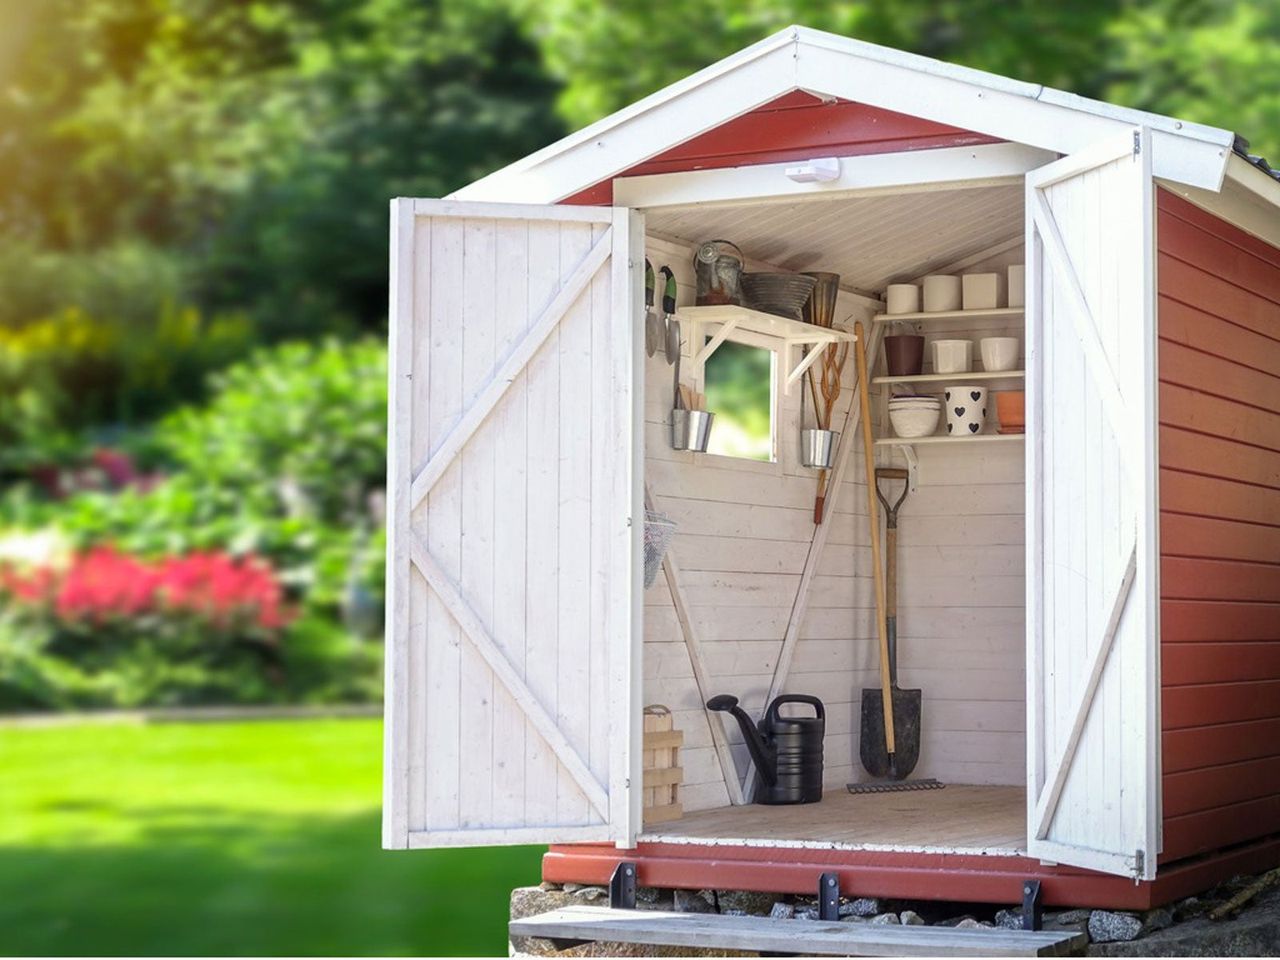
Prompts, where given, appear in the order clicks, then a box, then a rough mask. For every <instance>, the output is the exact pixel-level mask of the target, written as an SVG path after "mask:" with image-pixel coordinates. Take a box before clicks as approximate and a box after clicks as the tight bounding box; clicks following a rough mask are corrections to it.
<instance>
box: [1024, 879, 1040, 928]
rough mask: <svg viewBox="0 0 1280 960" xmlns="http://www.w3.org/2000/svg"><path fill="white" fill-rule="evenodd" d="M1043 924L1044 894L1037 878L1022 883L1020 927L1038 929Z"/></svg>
mask: <svg viewBox="0 0 1280 960" xmlns="http://www.w3.org/2000/svg"><path fill="white" fill-rule="evenodd" d="M1043 925H1044V894H1043V891H1042V890H1041V889H1040V881H1039V880H1025V881H1023V883H1022V929H1023V930H1039V929H1040V928H1041V927H1042V926H1043Z"/></svg>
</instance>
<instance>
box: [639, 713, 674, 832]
mask: <svg viewBox="0 0 1280 960" xmlns="http://www.w3.org/2000/svg"><path fill="white" fill-rule="evenodd" d="M673 725H674V724H673V719H672V716H671V710H670V709H668V708H667V707H664V706H663V705H662V704H660V703H655V704H651V705H650V706H647V707H645V708H644V823H645V826H648V825H649V824H653V823H663V822H665V821H668V820H679V819H680V817H681V816H683V814H684V810H683V808H682V807H681V805H680V783H681V781H683V780H684V770H683V769H682V768H681V766H680V747H681V746H683V744H684V734H683V733H682V732H681V731H679V730H676V729H673Z"/></svg>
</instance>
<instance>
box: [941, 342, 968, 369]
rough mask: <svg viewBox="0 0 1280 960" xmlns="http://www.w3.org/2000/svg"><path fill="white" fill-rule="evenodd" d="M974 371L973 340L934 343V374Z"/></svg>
mask: <svg viewBox="0 0 1280 960" xmlns="http://www.w3.org/2000/svg"><path fill="white" fill-rule="evenodd" d="M972 369H973V341H972V340H935V341H933V372H934V373H968V372H969V371H970V370H972Z"/></svg>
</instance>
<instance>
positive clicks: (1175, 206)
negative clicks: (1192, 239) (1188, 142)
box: [1157, 190, 1280, 266]
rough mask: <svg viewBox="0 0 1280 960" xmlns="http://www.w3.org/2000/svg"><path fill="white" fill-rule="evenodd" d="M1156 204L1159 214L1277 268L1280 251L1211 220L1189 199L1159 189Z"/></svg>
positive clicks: (1237, 228) (1205, 212) (1229, 226)
mask: <svg viewBox="0 0 1280 960" xmlns="http://www.w3.org/2000/svg"><path fill="white" fill-rule="evenodd" d="M1157 204H1158V207H1159V209H1160V211H1161V213H1162V214H1169V215H1170V216H1173V217H1177V218H1178V219H1179V220H1185V221H1186V222H1187V223H1189V224H1191V225H1192V226H1194V227H1196V228H1197V229H1199V230H1202V231H1203V232H1205V233H1208V234H1210V235H1212V236H1214V237H1217V238H1219V239H1221V240H1224V241H1226V242H1227V243H1230V244H1232V245H1233V246H1236V247H1239V248H1240V249H1242V250H1246V251H1248V252H1249V253H1252V254H1253V255H1254V256H1257V257H1260V258H1261V259H1263V260H1265V261H1267V262H1268V263H1273V264H1276V265H1277V266H1280V249H1277V248H1276V247H1274V246H1272V245H1271V244H1269V243H1267V242H1266V241H1265V240H1262V239H1260V238H1258V237H1255V236H1253V235H1252V234H1248V233H1245V232H1244V231H1243V230H1241V229H1240V228H1239V227H1235V226H1233V225H1232V224H1230V223H1227V222H1225V221H1224V220H1221V219H1219V218H1218V217H1215V216H1214V215H1213V214H1212V213H1210V212H1209V211H1207V210H1202V209H1200V208H1199V207H1197V206H1196V205H1195V204H1194V203H1191V202H1190V201H1189V200H1185V199H1183V198H1182V197H1179V196H1178V195H1177V194H1174V193H1170V192H1169V191H1167V190H1160V191H1158V198H1157Z"/></svg>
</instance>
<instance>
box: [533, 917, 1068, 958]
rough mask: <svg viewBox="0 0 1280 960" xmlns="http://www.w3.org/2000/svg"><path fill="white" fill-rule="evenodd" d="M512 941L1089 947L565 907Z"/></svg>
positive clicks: (1024, 950) (1026, 933)
mask: <svg viewBox="0 0 1280 960" xmlns="http://www.w3.org/2000/svg"><path fill="white" fill-rule="evenodd" d="M508 929H509V930H510V933H511V936H513V937H543V938H546V939H549V940H558V941H572V940H577V941H594V942H610V943H642V944H650V945H658V946H668V947H704V948H712V949H715V948H719V949H726V950H749V951H767V952H771V953H788V954H800V955H803V956H810V955H819V956H863V957H918V956H931V957H1060V956H1068V955H1070V954H1072V953H1075V952H1077V951H1079V950H1081V949H1083V947H1084V946H1085V944H1086V943H1087V940H1086V937H1085V935H1084V934H1083V933H1050V932H1047V931H1042V930H1000V929H992V930H988V929H982V930H974V929H966V930H957V929H956V928H954V927H924V926H911V927H895V926H878V925H872V924H869V923H845V922H831V921H822V920H774V919H772V918H770V917H729V916H721V915H718V914H706V913H672V912H670V911H666V910H614V909H612V908H610V907H585V906H583V907H578V906H573V907H565V908H564V909H562V910H552V911H550V912H549V913H540V914H538V915H536V916H532V917H526V918H525V919H523V920H512V921H511V923H510V926H509V928H508Z"/></svg>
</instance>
